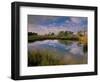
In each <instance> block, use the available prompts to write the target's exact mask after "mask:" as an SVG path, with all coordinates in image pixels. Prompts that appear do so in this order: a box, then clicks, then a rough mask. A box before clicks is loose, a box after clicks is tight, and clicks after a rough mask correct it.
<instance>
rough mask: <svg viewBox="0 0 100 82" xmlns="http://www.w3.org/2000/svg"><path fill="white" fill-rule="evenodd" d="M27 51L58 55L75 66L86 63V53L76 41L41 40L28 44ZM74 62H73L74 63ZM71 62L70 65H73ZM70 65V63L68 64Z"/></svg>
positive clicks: (82, 46)
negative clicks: (47, 52)
mask: <svg viewBox="0 0 100 82" xmlns="http://www.w3.org/2000/svg"><path fill="white" fill-rule="evenodd" d="M28 51H29V52H31V51H49V52H52V53H55V54H56V55H60V57H63V59H64V60H66V61H67V60H69V59H71V61H73V62H74V63H75V62H76V63H75V64H86V63H87V51H84V45H83V44H80V43H79V42H77V41H68V40H43V41H35V42H32V43H28ZM74 60H75V61H74ZM73 62H72V64H73ZM70 64H71V63H70Z"/></svg>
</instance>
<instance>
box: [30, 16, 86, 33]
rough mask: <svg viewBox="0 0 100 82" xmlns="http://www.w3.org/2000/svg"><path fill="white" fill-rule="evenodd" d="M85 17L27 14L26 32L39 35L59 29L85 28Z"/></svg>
mask: <svg viewBox="0 0 100 82" xmlns="http://www.w3.org/2000/svg"><path fill="white" fill-rule="evenodd" d="M87 26H88V18H87V17H71V16H47V15H28V32H35V33H38V34H40V35H44V34H48V33H49V32H53V33H55V34H57V33H59V31H72V32H74V33H76V32H78V31H83V30H85V31H86V30H87Z"/></svg>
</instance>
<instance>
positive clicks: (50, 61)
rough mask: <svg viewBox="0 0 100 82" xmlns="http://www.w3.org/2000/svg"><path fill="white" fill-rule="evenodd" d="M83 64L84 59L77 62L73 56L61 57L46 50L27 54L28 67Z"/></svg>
mask: <svg viewBox="0 0 100 82" xmlns="http://www.w3.org/2000/svg"><path fill="white" fill-rule="evenodd" d="M84 63H86V62H85V61H84V59H83V60H77V59H76V58H75V57H74V56H72V55H68V54H66V55H65V56H62V55H59V54H57V53H55V52H50V51H47V50H46V51H42V50H41V51H32V52H28V66H48V65H49V66H50V65H71V64H84Z"/></svg>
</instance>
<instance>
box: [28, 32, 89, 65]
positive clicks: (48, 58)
mask: <svg viewBox="0 0 100 82" xmlns="http://www.w3.org/2000/svg"><path fill="white" fill-rule="evenodd" d="M46 39H50V40H51V39H58V40H59V41H60V42H61V43H63V44H70V43H71V41H78V42H79V43H80V44H83V51H84V52H87V44H88V42H87V33H85V32H82V31H79V32H77V33H76V34H74V33H73V32H71V31H60V32H59V33H58V34H55V33H51V32H50V33H48V34H45V35H39V34H37V33H34V32H28V42H33V41H37V40H46ZM64 40H70V41H67V42H66V41H64ZM86 62H87V60H83V61H82V60H78V59H76V58H75V57H74V56H71V55H68V54H67V55H66V57H65V56H61V55H58V53H55V52H49V51H48V50H45V51H42V50H41V51H35V50H33V51H32V52H30V51H29V52H28V66H47V65H67V64H82V63H86Z"/></svg>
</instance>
